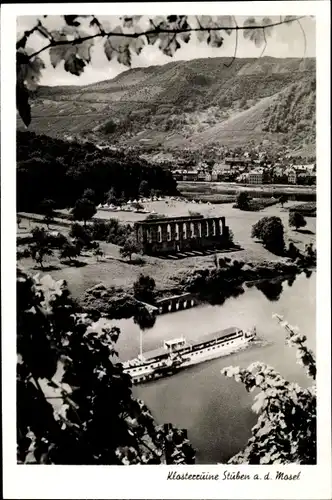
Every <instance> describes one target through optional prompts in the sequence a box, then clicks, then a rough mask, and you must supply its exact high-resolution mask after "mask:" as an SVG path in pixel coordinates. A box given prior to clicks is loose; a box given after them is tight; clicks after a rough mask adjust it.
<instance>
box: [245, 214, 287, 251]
mask: <svg viewBox="0 0 332 500" xmlns="http://www.w3.org/2000/svg"><path fill="white" fill-rule="evenodd" d="M251 237H252V238H257V239H259V240H261V241H262V243H263V245H264V246H265V248H266V249H267V250H269V251H270V252H272V253H275V254H276V255H283V254H284V251H285V241H284V226H283V223H282V221H281V219H280V217H275V216H273V217H263V218H262V219H260V220H259V221H257V222H256V224H254V225H253V226H252V230H251Z"/></svg>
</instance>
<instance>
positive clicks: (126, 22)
mask: <svg viewBox="0 0 332 500" xmlns="http://www.w3.org/2000/svg"><path fill="white" fill-rule="evenodd" d="M141 17H142V16H124V17H123V26H124V28H132V27H133V26H134V24H135V23H137V22H138V21H139V20H140V19H141Z"/></svg>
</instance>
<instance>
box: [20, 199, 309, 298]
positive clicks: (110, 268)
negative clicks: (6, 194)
mask: <svg viewBox="0 0 332 500" xmlns="http://www.w3.org/2000/svg"><path fill="white" fill-rule="evenodd" d="M294 203H295V202H294ZM149 205H150V208H151V210H154V211H155V212H157V213H162V214H165V215H168V216H176V215H188V211H189V210H192V211H199V212H200V213H202V214H204V215H206V216H214V215H215V216H225V217H226V223H227V224H228V225H229V227H230V228H231V230H232V231H233V233H234V240H235V242H236V243H239V244H240V245H241V247H242V249H243V250H240V251H236V252H229V253H227V256H229V257H233V258H236V259H241V260H244V261H252V262H254V261H256V262H257V261H263V260H269V261H277V260H280V257H276V256H275V255H273V254H271V253H270V252H268V251H267V250H266V249H265V248H264V247H263V246H262V245H261V244H260V243H258V242H256V241H254V240H253V239H252V238H251V227H252V225H253V224H254V223H255V222H257V221H258V220H259V219H261V218H262V217H264V216H272V215H275V216H278V217H280V218H281V220H282V221H283V223H284V226H285V240H286V242H289V241H293V242H294V243H295V244H296V245H297V246H299V247H300V248H301V249H303V248H304V246H305V244H307V243H311V242H312V243H315V239H316V235H315V232H316V229H315V224H316V219H315V218H314V217H310V218H309V217H308V218H307V219H306V221H307V226H306V227H305V228H304V232H300V231H299V232H297V231H294V230H293V229H290V228H289V227H288V215H289V213H288V210H287V209H286V208H284V209H282V208H281V207H280V206H279V205H278V206H272V207H268V208H265V209H264V210H262V211H260V212H242V211H240V210H238V209H235V208H233V207H232V204H223V205H208V204H195V203H186V202H178V201H169V202H168V203H166V201H158V202H153V203H151V204H149ZM288 206H291V203H288V204H287V207H288ZM102 213H103V214H105V218H109V217H115V216H116V218H118V219H119V220H120V221H121V222H133V221H132V220H131V219H132V218H133V217H134V216H135V218H136V220H141V219H144V218H145V217H146V214H135V213H132V212H120V213H119V212H117V213H116V214H115V213H114V212H104V211H103V212H102ZM106 215H108V217H106ZM98 216H100V213H99V212H98ZM30 224H31V226H30V230H31V228H32V227H33V225H35V224H34V223H32V222H31V223H30ZM21 226H22V229H21V230H20V231H22V232H23V231H28V228H27V226H28V223H27V221H26V220H22V223H21ZM24 228H25V229H24ZM51 229H52V230H60V231H61V232H63V233H65V234H66V233H68V228H65V227H64V228H59V227H55V226H54V227H52V225H51ZM19 234H22V233H19ZM101 247H102V249H103V251H104V253H105V257H104V258H103V259H102V260H101V261H100V262H98V261H97V260H96V258H95V257H93V256H88V255H86V256H81V257H80V258H79V260H80V261H81V262H82V263H83V266H82V267H73V266H69V265H65V264H62V263H60V262H59V259H58V258H57V257H56V256H53V257H49V258H48V260H47V261H45V267H46V266H50V268H51V269H50V271H44V272H49V273H50V274H51V275H52V276H53V277H54V278H56V279H65V280H67V281H68V284H69V287H70V290H71V292H72V294H73V295H74V296H75V297H77V298H79V297H81V296H82V294H83V293H84V291H85V290H86V289H87V288H90V287H91V286H93V285H96V284H98V283H100V282H103V283H104V284H105V285H112V286H116V287H121V288H123V289H130V288H131V287H132V284H133V282H134V281H135V280H136V279H137V277H138V275H139V274H140V273H144V274H148V275H150V276H152V277H153V278H154V279H155V281H156V285H157V288H158V289H159V290H164V291H166V290H172V288H174V286H175V281H174V276H176V275H178V274H179V273H181V272H184V271H188V270H190V269H194V268H200V267H213V266H214V258H213V254H211V255H204V256H192V257H187V258H183V259H164V258H156V257H149V256H143V263H140V264H139V263H135V261H134V262H133V263H130V262H129V261H124V260H122V259H120V255H119V247H118V246H116V245H113V244H110V243H101ZM19 265H20V266H22V267H23V268H25V269H26V270H28V271H33V272H34V273H36V272H41V273H43V271H41V270H40V269H39V268H38V267H36V265H35V263H34V262H33V261H32V259H30V258H28V259H22V260H20V261H19Z"/></svg>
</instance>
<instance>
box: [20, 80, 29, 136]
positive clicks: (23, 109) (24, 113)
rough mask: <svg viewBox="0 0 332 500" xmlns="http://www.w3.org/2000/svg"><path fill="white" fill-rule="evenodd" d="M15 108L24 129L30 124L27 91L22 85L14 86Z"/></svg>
mask: <svg viewBox="0 0 332 500" xmlns="http://www.w3.org/2000/svg"><path fill="white" fill-rule="evenodd" d="M16 108H17V111H18V113H19V115H20V117H21V118H22V121H23V123H24V125H25V126H26V127H28V126H29V125H30V123H31V107H30V104H29V92H28V89H27V88H26V87H25V85H23V84H22V83H21V84H20V83H17V85H16Z"/></svg>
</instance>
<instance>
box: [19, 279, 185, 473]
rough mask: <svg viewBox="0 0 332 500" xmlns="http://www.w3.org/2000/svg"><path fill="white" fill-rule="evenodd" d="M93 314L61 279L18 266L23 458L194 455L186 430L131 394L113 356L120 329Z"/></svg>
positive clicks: (75, 461)
mask: <svg viewBox="0 0 332 500" xmlns="http://www.w3.org/2000/svg"><path fill="white" fill-rule="evenodd" d="M95 319H96V318H95V317H94V318H93V317H92V316H91V315H90V314H89V313H87V312H86V311H82V310H80V309H79V307H78V306H77V304H76V303H75V302H74V301H73V300H72V299H71V297H70V294H69V292H68V289H67V286H66V284H65V282H64V281H63V280H60V281H54V280H53V279H52V278H51V277H50V276H44V277H43V278H41V279H39V277H38V276H35V277H34V278H31V277H28V276H27V275H26V274H25V273H23V272H22V271H20V270H18V272H17V354H18V357H17V460H18V463H20V464H58V465H127V464H128V465H129V464H161V463H168V464H174V465H175V464H184V463H187V464H189V463H193V462H194V455H195V452H194V450H193V448H192V447H191V445H190V443H189V441H188V439H187V436H186V432H185V431H184V430H182V429H176V428H172V427H170V426H168V425H167V426H165V427H164V426H163V425H161V426H160V425H157V424H156V422H155V421H154V419H153V417H152V415H151V413H150V411H149V409H148V408H147V407H146V405H145V404H144V402H143V401H141V400H139V399H134V398H133V396H132V389H131V379H130V377H129V376H128V375H126V374H125V373H124V372H123V368H122V365H121V364H120V363H119V362H118V361H117V357H116V350H115V348H116V342H117V339H118V337H119V333H120V331H119V329H118V328H115V327H113V328H111V329H109V328H105V327H102V326H101V325H99V324H98V323H94V321H95ZM59 364H61V366H62V370H61V372H60V373H59V371H58V367H59ZM110 401H111V403H112V404H110ZM166 445H167V446H166Z"/></svg>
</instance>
